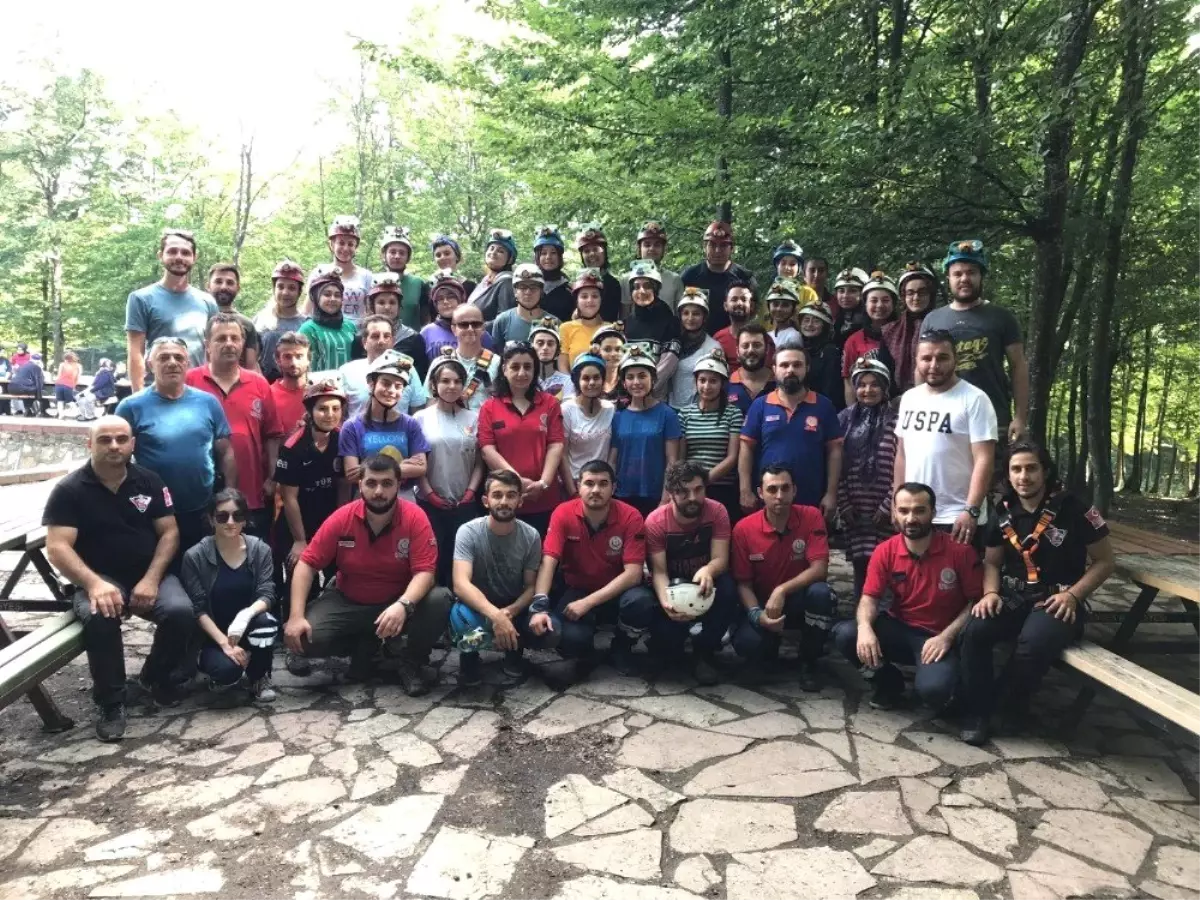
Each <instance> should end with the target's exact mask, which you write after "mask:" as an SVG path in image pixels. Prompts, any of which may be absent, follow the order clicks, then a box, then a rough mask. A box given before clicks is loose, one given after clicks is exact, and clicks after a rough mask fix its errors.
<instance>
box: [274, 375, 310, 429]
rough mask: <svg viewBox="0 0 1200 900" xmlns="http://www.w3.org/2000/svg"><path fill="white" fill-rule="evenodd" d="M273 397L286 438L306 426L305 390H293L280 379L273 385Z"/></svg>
mask: <svg viewBox="0 0 1200 900" xmlns="http://www.w3.org/2000/svg"><path fill="white" fill-rule="evenodd" d="M271 397H272V398H274V400H275V412H276V413H278V415H279V422H280V424H282V425H283V433H284V435H285V436H286V435H290V434H291V433H292V432H293V431H295V430H296V429H297V428H299V427H300V426H301V425H303V424H304V388H302V387H298V388H296V389H295V390H292V389H291V388H289V387H288V386H287V385H286V384H284V383H283V379H282V378H280V379H279V380H278V381H276V382H273V383H272V384H271Z"/></svg>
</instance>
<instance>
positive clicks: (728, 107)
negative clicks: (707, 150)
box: [717, 40, 733, 222]
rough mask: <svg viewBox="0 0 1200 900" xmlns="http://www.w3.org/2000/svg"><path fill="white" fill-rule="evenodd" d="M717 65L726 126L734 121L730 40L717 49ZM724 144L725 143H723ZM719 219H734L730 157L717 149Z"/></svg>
mask: <svg viewBox="0 0 1200 900" xmlns="http://www.w3.org/2000/svg"><path fill="white" fill-rule="evenodd" d="M717 65H718V66H719V67H720V69H721V83H720V85H719V86H718V88H717V115H718V116H720V117H721V119H722V120H723V121H724V122H725V124H726V127H728V125H729V123H730V122H732V121H733V51H732V50H731V49H730V47H729V42H728V40H726V41H724V42H722V44H721V46H720V48H719V49H718V50H717ZM721 146H724V144H721ZM717 195H718V197H719V198H720V199H719V200H718V201H717V219H719V220H720V221H722V222H732V221H733V200H732V198H731V197H730V194H729V159H728V158H727V157H726V156H725V154H724V153H723V152H722V151H720V150H718V151H717Z"/></svg>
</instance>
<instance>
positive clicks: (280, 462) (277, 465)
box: [275, 456, 308, 469]
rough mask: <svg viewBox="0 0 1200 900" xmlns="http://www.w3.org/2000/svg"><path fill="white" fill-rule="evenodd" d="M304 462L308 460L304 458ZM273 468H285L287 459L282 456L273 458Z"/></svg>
mask: <svg viewBox="0 0 1200 900" xmlns="http://www.w3.org/2000/svg"><path fill="white" fill-rule="evenodd" d="M305 462H306V463H307V462H308V460H307V459H306V460H305ZM275 468H277V469H286V468H287V460H286V459H284V458H283V457H282V456H281V457H279V459H277V460H275Z"/></svg>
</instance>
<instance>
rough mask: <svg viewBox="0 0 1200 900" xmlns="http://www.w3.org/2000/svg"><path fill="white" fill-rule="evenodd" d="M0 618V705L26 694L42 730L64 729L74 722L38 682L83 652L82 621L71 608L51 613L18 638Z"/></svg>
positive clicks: (7, 703) (56, 730)
mask: <svg viewBox="0 0 1200 900" xmlns="http://www.w3.org/2000/svg"><path fill="white" fill-rule="evenodd" d="M12 637H13V635H12V632H11V631H9V629H8V626H7V625H6V624H5V623H4V621H3V619H0V641H2V642H3V644H2V645H0V709H3V708H4V707H6V706H8V705H9V704H10V703H12V702H13V701H15V700H18V699H20V698H21V697H22V696H28V697H29V700H30V702H31V703H33V706H34V709H36V710H37V712H38V715H39V716H41V717H42V723H43V728H44V730H46V731H48V732H52V733H53V732H60V731H66V730H67V729H69V728H72V727H74V725H75V723H74V721H72V720H71V719H70V718H69V717H68V716H66V715H64V714H63V713H62V711H61V710H60V709H59V708H58V706H57V704H55V702H54V701H53V700H52V699H51V698H50V696H49V695H48V694H47V693H46V692H45V690H44V689H43V688H42V687H41V683H42V682H43V681H45V680H46V679H47V678H49V677H50V676H51V675H53V674H54V673H55V672H57V671H58V670H59V669H61V668H62V667H63V666H65V665H66V664H67V663H69V662H70V661H71V660H72V659H74V658H75V657H76V656H78V655H79V654H80V653H82V652H83V649H84V646H83V624H82V623H81V622H80V621H79V619H78V618H76V616H75V612H74V610H67V611H65V612H61V613H59V614H58V615H56V616H54V617H53V618H52V619H50V621H48V622H46V623H45V624H43V625H42V626H40V627H39V628H36V629H34V630H33V631H31V632H29V634H27V635H25V636H24V637H22V638H20V639H18V640H15V641H14V640H12Z"/></svg>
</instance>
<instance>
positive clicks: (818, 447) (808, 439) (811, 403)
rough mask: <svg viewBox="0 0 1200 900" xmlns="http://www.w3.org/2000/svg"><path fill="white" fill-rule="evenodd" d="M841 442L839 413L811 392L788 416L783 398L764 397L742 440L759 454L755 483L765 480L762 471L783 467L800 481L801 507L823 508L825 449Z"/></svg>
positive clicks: (756, 404)
mask: <svg viewBox="0 0 1200 900" xmlns="http://www.w3.org/2000/svg"><path fill="white" fill-rule="evenodd" d="M841 439H842V430H841V427H840V426H839V425H838V417H837V411H836V410H835V409H834V408H833V404H832V403H831V402H829V398H827V397H824V396H822V395H821V394H818V393H816V392H814V391H809V392H808V395H807V396H806V397H805V398H804V400H803V401H802V402H801V403H800V404H798V405H797V406H796V409H795V411H794V412H793V413H792V414H791V416H789V415H788V411H787V407H786V406H783V405H782V404H781V403H780V402H779V392H778V391H777V390H776V391H772V392H771V393H769V394H759V395H758V396H757V397H755V398H754V402H753V403H751V404H750V411H749V412H748V413H746V423H745V424H744V425H743V426H742V440H743V441H744V442H746V443H749V444H750V445H751V446H750V447H747V448H745V449H747V450H751V451H752V452H754V453H755V456H756V458H755V464H754V483H755V484H758V482H759V481H761V480H762V470H763V469H765V468H766V467H767V466H769V465H771V464H772V463H782V464H783V465H785V466H787V467H788V469H789V470H790V471H791V473H792V478H793V479H795V481H796V503H799V504H802V505H804V506H818V505H819V504H820V502H821V498H822V497H823V496H825V448H826V447H827V446H828V445H829V444H830V443H832V442H833V441H840V440H841Z"/></svg>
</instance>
